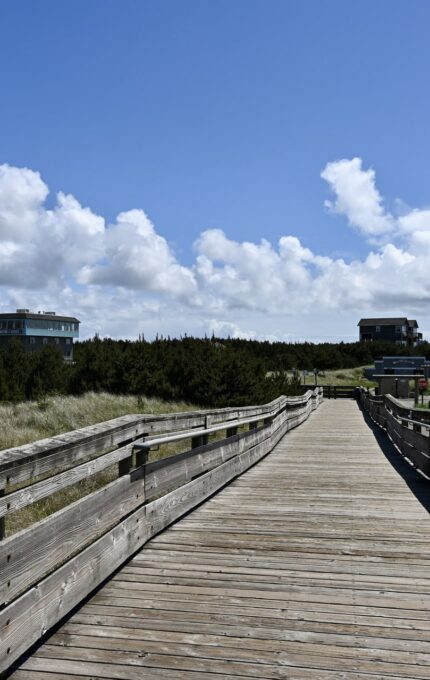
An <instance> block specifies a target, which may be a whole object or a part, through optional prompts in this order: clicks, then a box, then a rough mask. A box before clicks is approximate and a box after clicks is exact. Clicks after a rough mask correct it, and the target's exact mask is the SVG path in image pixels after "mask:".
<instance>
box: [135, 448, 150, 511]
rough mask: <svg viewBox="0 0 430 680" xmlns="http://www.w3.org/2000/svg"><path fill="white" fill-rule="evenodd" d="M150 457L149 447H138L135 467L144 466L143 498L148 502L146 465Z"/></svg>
mask: <svg viewBox="0 0 430 680" xmlns="http://www.w3.org/2000/svg"><path fill="white" fill-rule="evenodd" d="M148 458H149V448H148V447H145V448H143V449H136V454H135V467H142V468H143V498H144V499H145V502H146V466H147V463H148Z"/></svg>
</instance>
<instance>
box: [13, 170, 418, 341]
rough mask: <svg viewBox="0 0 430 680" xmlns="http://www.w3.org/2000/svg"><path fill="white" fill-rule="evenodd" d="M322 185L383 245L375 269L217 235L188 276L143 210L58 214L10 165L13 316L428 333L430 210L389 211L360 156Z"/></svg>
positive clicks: (364, 262)
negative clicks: (51, 312)
mask: <svg viewBox="0 0 430 680" xmlns="http://www.w3.org/2000/svg"><path fill="white" fill-rule="evenodd" d="M322 177H323V179H325V180H326V181H327V183H328V185H329V187H330V188H331V189H332V191H333V192H334V194H335V198H334V200H333V201H332V202H331V203H330V208H331V210H333V211H334V212H336V213H339V214H343V215H344V216H345V217H346V218H347V220H348V223H349V225H351V226H353V227H354V228H356V229H358V230H359V232H360V233H361V234H363V235H364V236H365V237H366V238H367V239H369V240H371V241H372V243H373V250H371V251H370V252H369V253H368V255H367V256H366V257H365V258H364V259H357V260H353V261H351V262H346V261H345V260H344V259H342V258H339V257H338V258H330V257H326V256H325V257H323V256H321V255H319V254H318V253H314V252H313V251H312V250H311V249H309V248H307V247H305V245H304V244H302V243H301V242H300V240H299V239H298V238H297V237H296V236H294V235H285V236H282V237H281V238H280V239H279V242H278V243H277V244H272V243H270V242H269V241H268V240H267V239H262V240H261V241H260V242H259V243H253V242H250V241H235V240H232V239H230V238H229V237H228V235H226V234H225V233H224V232H223V231H221V230H220V229H209V230H206V231H203V232H202V233H201V235H200V237H199V239H198V240H197V241H196V243H195V244H194V248H195V254H196V257H195V262H194V264H193V265H192V266H189V267H187V266H184V265H183V264H181V262H180V261H179V260H178V258H177V256H176V255H175V253H174V251H173V249H172V247H171V246H170V244H169V243H168V242H167V240H166V239H165V238H164V237H163V236H162V235H160V234H158V233H157V231H156V229H155V228H154V225H153V224H152V223H151V221H150V220H149V219H148V217H147V216H146V214H145V213H144V212H143V210H138V209H134V210H128V211H125V212H122V213H120V214H119V215H118V217H117V218H116V220H115V221H114V222H113V223H112V224H106V222H105V220H104V218H103V217H102V216H100V215H97V214H95V213H94V212H93V211H92V210H91V209H90V208H89V207H83V206H82V205H81V204H80V203H79V201H78V200H77V199H76V198H75V197H74V196H72V195H70V194H66V193H62V192H60V193H59V194H58V195H57V197H56V202H55V205H54V207H53V208H52V209H48V208H47V207H46V206H45V201H46V198H47V196H48V187H47V186H46V184H45V183H44V182H43V180H42V179H41V177H40V175H39V173H37V172H34V171H32V170H29V169H27V168H14V167H11V166H8V165H3V166H0V286H2V297H1V302H0V307H1V309H2V310H3V311H4V310H6V309H10V308H14V307H29V308H32V309H36V310H37V309H47V308H51V309H56V310H58V311H59V312H60V311H61V312H64V313H73V314H76V315H77V316H78V317H79V318H81V320H82V321H83V326H82V329H83V331H84V335H92V334H93V333H94V332H98V333H99V334H100V335H107V334H110V335H112V336H114V337H121V336H122V337H136V336H137V335H138V333H141V332H144V333H145V334H146V335H147V336H148V337H151V336H153V335H155V333H157V332H159V333H164V334H171V335H180V334H184V333H195V334H198V335H203V334H204V333H211V332H212V331H213V330H214V331H215V333H216V334H219V335H230V336H232V337H244V338H253V337H258V338H262V337H270V338H272V339H275V338H279V339H294V338H295V337H301V338H303V337H306V335H307V334H308V335H309V337H310V339H312V338H316V337H317V338H324V337H325V336H328V337H330V338H331V339H334V333H333V329H334V328H336V329H338V328H339V323H338V322H339V319H340V318H343V316H345V315H346V316H345V318H346V317H348V319H351V320H352V321H348V326H347V331H348V332H347V333H345V334H346V335H348V336H351V335H352V337H354V331H355V323H356V320H357V317H359V316H360V315H370V314H373V313H374V314H393V315H396V314H411V315H412V314H413V315H419V314H420V313H421V315H422V318H423V324H424V319H425V318H426V314H427V311H426V310H427V306H428V303H429V301H430V279H429V277H428V262H429V256H430V210H427V209H411V208H406V207H405V205H404V204H403V203H402V206H403V207H402V214H401V215H400V216H398V217H395V216H393V215H391V214H390V213H388V212H387V211H386V210H384V207H383V206H384V203H383V199H382V196H381V194H380V193H379V191H378V189H377V187H376V180H375V173H374V171H373V170H366V169H363V165H362V161H361V160H360V159H359V158H354V159H351V160H347V159H343V160H340V161H334V162H332V163H329V164H327V166H326V168H325V169H324V171H323V173H322ZM398 204H399V205H400V202H399V201H398ZM342 310H343V311H342ZM420 318H421V317H420ZM427 323H428V325H430V319H429V321H428V322H427ZM351 324H352V325H351ZM249 329H254V330H249ZM351 330H352V333H351ZM336 333H339V330H337V331H336Z"/></svg>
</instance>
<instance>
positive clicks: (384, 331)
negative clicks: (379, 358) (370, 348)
mask: <svg viewBox="0 0 430 680" xmlns="http://www.w3.org/2000/svg"><path fill="white" fill-rule="evenodd" d="M358 326H359V329H360V342H374V341H375V340H385V341H388V342H395V343H396V345H404V346H409V347H416V346H417V345H419V344H420V342H421V340H422V337H423V336H422V333H418V323H417V322H416V320H415V319H407V318H406V317H405V316H401V317H391V318H384V319H382V318H377V319H360V321H359V323H358Z"/></svg>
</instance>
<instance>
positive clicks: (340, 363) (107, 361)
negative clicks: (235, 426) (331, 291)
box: [0, 337, 430, 407]
mask: <svg viewBox="0 0 430 680" xmlns="http://www.w3.org/2000/svg"><path fill="white" fill-rule="evenodd" d="M418 353H419V354H420V355H424V356H426V357H427V358H428V357H429V356H430V345H429V344H428V343H423V344H422V345H421V346H420V347H419V349H418V350H417V348H409V347H398V346H396V345H394V344H393V343H389V342H375V343H360V342H355V343H343V342H341V343H321V344H313V343H309V342H304V343H282V342H268V341H267V342H260V341H257V340H241V339H231V338H228V339H221V338H216V337H212V338H193V337H184V338H181V339H170V338H160V337H157V338H156V339H155V340H153V341H151V342H148V341H146V340H145V339H144V338H143V337H141V338H139V340H136V341H130V340H112V339H103V340H102V339H100V338H98V337H94V338H92V339H90V340H85V341H82V342H77V343H75V345H74V363H73V365H68V364H66V363H65V362H64V361H63V357H62V355H61V353H60V352H59V351H58V350H57V348H56V347H55V346H53V345H48V346H46V347H44V348H43V349H42V350H40V351H39V352H34V353H27V352H25V351H24V349H23V347H22V345H21V343H20V342H19V340H16V339H12V340H11V342H10V343H9V345H8V346H7V347H6V348H3V349H2V350H1V351H0V400H1V401H7V402H17V401H24V400H26V399H40V398H42V397H44V396H45V395H49V394H53V393H58V394H73V395H79V394H83V393H85V392H87V391H89V390H94V391H101V390H103V391H108V392H112V393H114V394H137V395H138V394H142V395H146V396H148V397H151V396H152V397H159V398H162V399H166V400H169V401H175V400H184V401H188V402H190V403H194V404H196V405H198V406H202V407H207V406H215V407H216V406H238V405H246V404H252V403H262V402H267V401H270V400H271V399H274V398H276V397H277V396H279V395H280V394H299V393H301V392H302V391H303V386H301V385H300V381H299V380H298V379H294V378H291V377H288V376H287V374H286V371H291V370H292V369H297V371H302V370H307V371H312V370H314V369H317V370H319V371H324V370H329V369H342V368H355V367H357V366H363V365H366V364H370V363H373V360H374V359H375V358H377V357H380V356H384V355H414V354H418Z"/></svg>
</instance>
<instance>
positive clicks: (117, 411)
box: [0, 392, 194, 450]
mask: <svg viewBox="0 0 430 680" xmlns="http://www.w3.org/2000/svg"><path fill="white" fill-rule="evenodd" d="M192 408H194V407H192V406H190V405H189V404H186V403H184V402H176V403H170V402H166V401H161V400H160V399H146V398H142V397H134V396H122V395H121V396H116V395H113V394H107V393H103V392H102V393H97V394H96V393H95V392H89V393H88V394H86V395H84V396H82V397H49V398H47V399H45V400H43V401H39V402H36V401H26V402H22V403H20V404H4V405H0V450H2V449H7V448H11V447H12V446H19V445H21V444H27V443H30V442H34V441H36V440H38V439H44V438H45V437H52V436H53V435H56V434H61V433H62V432H70V431H71V430H76V429H78V428H80V427H85V426H86V425H93V424H95V423H101V422H103V421H104V420H110V419H111V418H117V417H118V416H123V415H127V414H130V413H170V412H173V411H189V410H190V409H192Z"/></svg>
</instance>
